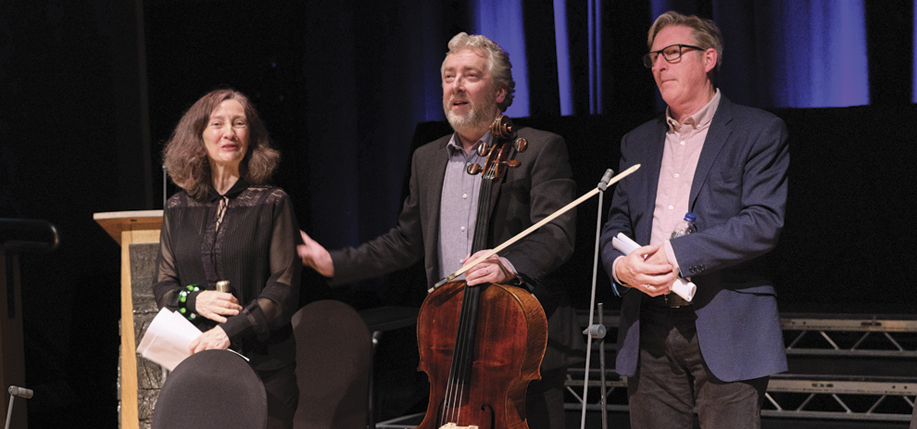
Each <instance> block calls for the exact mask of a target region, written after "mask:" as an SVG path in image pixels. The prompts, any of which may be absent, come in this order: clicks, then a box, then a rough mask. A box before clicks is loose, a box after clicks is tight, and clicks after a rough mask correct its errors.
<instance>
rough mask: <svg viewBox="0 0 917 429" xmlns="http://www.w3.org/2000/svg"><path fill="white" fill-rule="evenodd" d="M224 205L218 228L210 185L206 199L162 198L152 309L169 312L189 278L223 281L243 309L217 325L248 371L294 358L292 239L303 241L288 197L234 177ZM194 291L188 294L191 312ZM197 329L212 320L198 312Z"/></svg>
mask: <svg viewBox="0 0 917 429" xmlns="http://www.w3.org/2000/svg"><path fill="white" fill-rule="evenodd" d="M225 196H226V197H227V198H228V200H229V203H228V206H227V208H226V211H225V214H224V215H223V220H222V223H221V224H220V227H219V230H217V229H216V223H217V222H216V220H217V212H218V208H219V204H220V199H221V198H222V196H221V195H219V194H218V193H217V192H216V191H211V193H210V195H209V198H208V201H205V202H202V201H197V200H194V199H192V198H191V197H189V196H188V194H187V193H185V192H184V191H182V192H179V193H177V194H175V195H173V196H172V197H171V198H169V201H168V203H167V204H166V208H165V210H164V213H163V222H162V232H161V234H160V247H159V254H158V256H157V259H156V273H155V275H154V277H153V279H154V283H153V294H154V295H155V296H156V303H157V304H158V306H159V308H163V307H165V308H168V309H170V310H172V311H176V310H178V308H179V303H178V296H179V292H180V291H182V290H184V288H185V287H186V286H187V285H189V284H196V285H198V287H199V288H200V289H201V291H205V290H215V289H216V282H217V281H220V280H229V282H230V287H231V288H232V294H233V295H234V296H235V297H236V298H237V299H238V300H239V303H241V304H242V307H243V309H242V312H241V313H240V314H239V315H237V316H232V317H228V320H227V322H226V323H223V324H221V325H220V326H221V327H222V328H223V330H224V331H225V332H226V334H227V335H228V336H229V338H230V340H231V341H232V348H233V349H234V350H237V351H239V352H240V353H242V354H243V355H245V356H246V357H248V358H250V359H251V364H252V366H253V367H254V368H255V369H259V370H269V369H275V368H278V367H281V366H285V365H290V364H292V363H293V359H294V353H295V346H294V344H293V336H292V329H291V327H290V317H292V315H293V313H294V312H295V311H296V310H297V308H296V307H297V306H298V304H299V276H300V271H301V270H302V263H301V261H300V260H299V258H298V257H297V255H296V245H297V244H299V243H300V242H301V241H302V239H301V237H300V235H299V226H298V224H297V223H296V216H295V214H294V213H293V207H292V203H291V201H290V197H289V195H287V193H286V192H284V191H283V189H280V188H277V187H272V186H251V185H249V184H248V183H246V182H245V181H244V180H241V179H240V180H239V181H238V182H236V184H235V185H234V186H233V187H232V188H231V189H230V190H229V191H228V192H227V193H226V195H225ZM198 294H199V292H198V293H191V294H190V296H189V297H188V302H187V308H188V309H189V310H193V309H194V308H195V304H196V302H197V300H196V298H197V295H198ZM193 323H194V324H195V325H197V326H198V328H200V329H201V331H207V330H209V329H211V328H212V327H214V326H216V322H214V321H212V320H210V319H206V318H204V317H200V316H199V317H197V318H196V320H194V321H193Z"/></svg>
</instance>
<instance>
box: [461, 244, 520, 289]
mask: <svg viewBox="0 0 917 429" xmlns="http://www.w3.org/2000/svg"><path fill="white" fill-rule="evenodd" d="M489 251H490V250H489V249H488V250H481V251H479V252H477V253H475V254H474V255H471V256H468V257H465V259H463V260H462V265H464V264H467V263H469V262H473V261H475V260H477V259H478V258H480V257H481V256H484V254H485V253H487V252H489ZM515 277H516V274H515V273H513V270H512V269H511V268H510V265H509V262H508V261H507V260H506V259H504V258H501V257H499V256H497V255H491V256H490V257H488V258H487V259H485V260H483V261H481V262H480V263H479V264H477V265H475V266H474V267H471V268H470V269H468V271H465V282H466V283H468V286H474V285H477V284H481V283H506V282H508V281H510V280H512V279H514V278H515Z"/></svg>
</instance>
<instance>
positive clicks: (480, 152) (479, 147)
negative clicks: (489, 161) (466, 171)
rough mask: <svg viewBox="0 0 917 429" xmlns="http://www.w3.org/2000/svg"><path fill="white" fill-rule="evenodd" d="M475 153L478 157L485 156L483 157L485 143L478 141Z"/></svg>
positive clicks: (485, 153) (485, 150)
mask: <svg viewBox="0 0 917 429" xmlns="http://www.w3.org/2000/svg"><path fill="white" fill-rule="evenodd" d="M475 151H477V153H478V156H485V155H487V143H484V142H483V141H479V142H478V145H477V146H475ZM472 174H474V173H472Z"/></svg>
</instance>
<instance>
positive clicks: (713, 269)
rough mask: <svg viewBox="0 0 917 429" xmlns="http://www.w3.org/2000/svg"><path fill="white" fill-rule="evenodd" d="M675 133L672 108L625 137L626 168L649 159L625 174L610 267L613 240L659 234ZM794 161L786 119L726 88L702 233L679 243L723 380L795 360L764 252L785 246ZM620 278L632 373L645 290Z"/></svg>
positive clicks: (703, 332)
mask: <svg viewBox="0 0 917 429" xmlns="http://www.w3.org/2000/svg"><path fill="white" fill-rule="evenodd" d="M665 132H666V124H665V117H660V118H657V119H655V120H652V121H649V122H647V123H645V124H643V125H641V126H639V127H637V128H636V129H634V130H633V131H631V132H630V133H628V134H627V135H625V136H624V138H623V139H622V141H621V163H620V170H619V171H623V170H624V169H625V168H628V167H630V166H632V165H634V164H642V166H641V168H640V169H639V170H637V171H636V172H635V173H634V174H633V175H632V176H630V177H628V178H625V179H624V180H622V181H621V182H619V183H618V185H617V187H616V189H615V193H614V197H613V201H612V206H611V209H610V211H609V218H608V221H607V223H606V224H605V226H604V227H603V229H602V237H601V244H600V245H601V248H602V262H603V264H604V266H605V268H606V270H607V271H608V272H611V269H612V264H613V263H614V260H615V259H616V258H617V257H618V256H622V255H621V253H620V252H618V251H617V250H615V249H614V248H613V247H612V245H611V239H612V237H614V236H615V235H617V234H618V233H619V232H624V233H625V234H627V235H628V236H630V237H631V238H633V239H634V240H636V241H637V242H638V243H641V244H646V243H649V240H650V235H651V233H652V222H653V206H654V204H655V200H656V185H657V183H658V179H659V170H660V166H661V163H662V152H663V147H664V141H665ZM789 163H790V155H789V145H788V143H787V131H786V126H785V125H784V123H783V121H782V120H781V119H779V118H777V117H776V116H774V115H772V114H770V113H768V112H765V111H763V110H759V109H755V108H750V107H745V106H740V105H737V104H733V103H732V102H730V101H729V100H728V99H727V98H726V97H721V100H720V105H719V107H718V108H717V111H716V114H715V115H714V117H713V121H712V122H711V124H710V129H709V131H708V133H707V139H706V140H705V141H704V148H703V150H702V151H701V155H700V159H699V160H698V165H697V171H696V173H695V175H694V182H693V185H692V187H691V193H690V199H689V203H688V207H689V209H690V211H692V212H693V213H695V214H696V215H697V221H696V225H697V232H696V233H694V234H690V235H686V236H683V237H679V238H676V239H673V240H672V248H673V250H674V251H675V257H676V258H677V259H678V262H679V266H680V267H681V271H682V274H683V275H684V276H690V277H691V279H692V280H693V281H694V283H696V284H697V292H696V294H695V297H694V301H693V308H694V310H695V312H696V313H697V320H696V324H697V339H698V342H699V344H700V349H701V353H702V354H703V356H704V359H705V360H706V363H707V365H708V366H709V368H710V370H711V371H712V372H713V374H714V375H715V376H716V377H717V378H719V379H721V380H723V381H736V380H748V379H753V378H758V377H762V376H766V375H770V374H774V373H777V372H781V371H785V370H786V369H787V363H786V354H785V349H784V344H783V334H782V332H781V329H780V321H779V315H778V313H777V300H776V292H775V290H774V285H773V281H772V280H771V276H770V273H769V272H768V269H767V264H766V260H765V259H766V258H764V255H765V254H767V253H768V252H770V251H771V250H773V249H774V248H775V247H776V245H777V241H778V239H779V237H780V231H781V230H782V228H783V222H784V210H785V206H786V196H787V182H788V178H787V168H788V167H789ZM616 287H618V289H619V290H621V291H624V294H623V297H622V303H621V319H620V327H619V333H618V356H617V362H616V370H617V372H618V373H620V374H622V375H625V376H632V375H634V373H635V372H636V370H637V359H638V356H639V345H640V303H641V300H642V297H643V296H645V295H644V294H643V293H640V292H637V291H634V290H632V289H628V288H626V287H620V285H616Z"/></svg>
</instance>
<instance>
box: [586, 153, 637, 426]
mask: <svg viewBox="0 0 917 429" xmlns="http://www.w3.org/2000/svg"><path fill="white" fill-rule="evenodd" d="M638 166H639V164H638ZM610 172H611V169H609V170H608V173H606V175H605V177H603V178H602V181H601V182H599V185H598V186H597V187H596V189H599V190H601V192H599V208H598V214H597V215H596V218H595V255H594V256H593V261H592V296H591V297H590V299H589V327H588V328H586V330H585V331H583V334H585V335H587V338H586V368H585V371H583V399H582V401H583V410H582V414H581V416H580V429H586V402H587V397H588V393H589V368H590V360H591V358H592V339H593V338H596V339H598V340H599V377H600V380H601V386H600V388H601V392H602V395H601V401H600V403H601V407H602V410H601V411H602V428H603V429H608V410H607V409H606V408H607V407H606V404H607V398H606V396H605V334H606V333H607V332H608V331H607V329H606V328H605V325H603V324H602V314H603V311H602V310H603V306H602V303H599V304H598V310H599V311H598V313H599V315H598V321H597V322H598V323H594V321H595V313H594V311H595V308H596V304H595V286H596V282H597V280H598V271H599V240H600V238H601V235H602V197H603V196H604V195H605V189H606V188H607V187H608V180H606V178H607V177H608V176H610V174H609V173H610Z"/></svg>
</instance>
